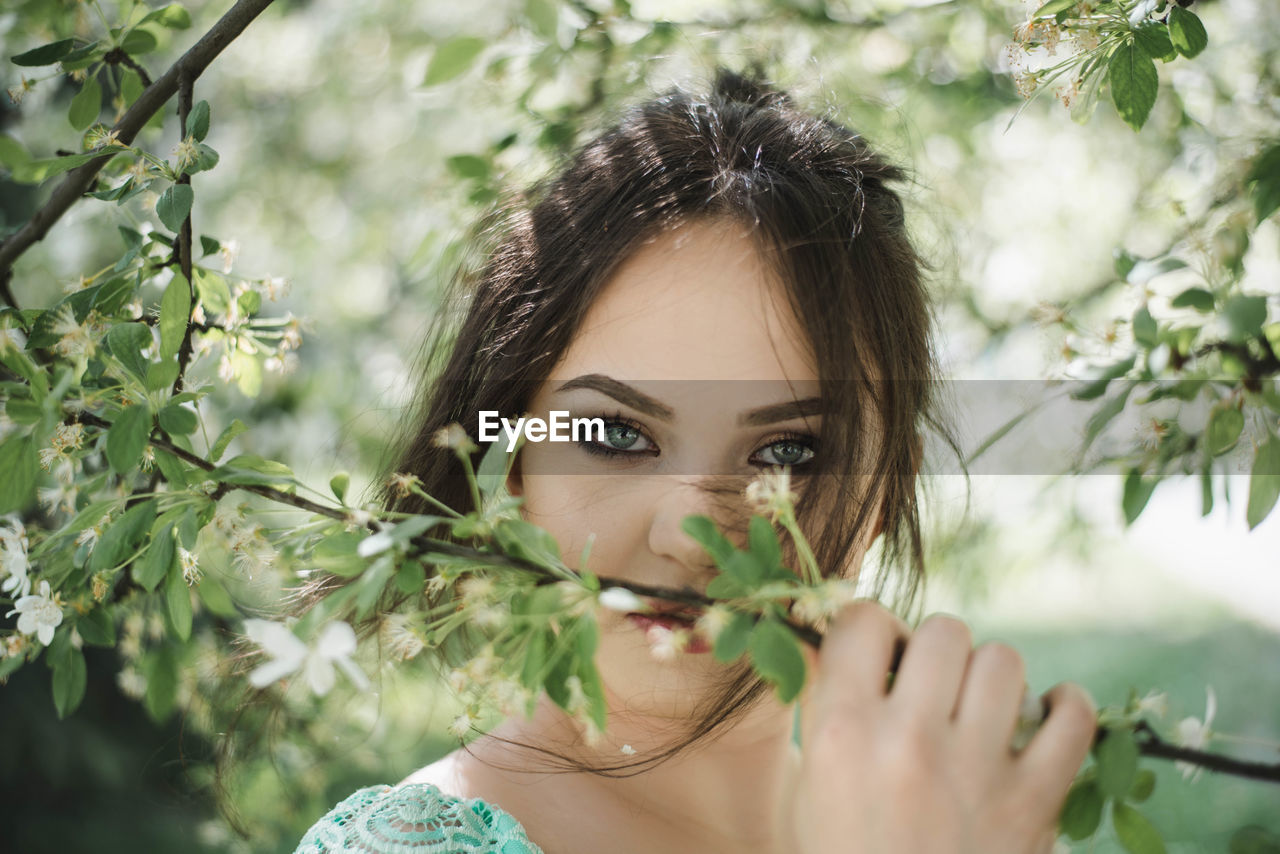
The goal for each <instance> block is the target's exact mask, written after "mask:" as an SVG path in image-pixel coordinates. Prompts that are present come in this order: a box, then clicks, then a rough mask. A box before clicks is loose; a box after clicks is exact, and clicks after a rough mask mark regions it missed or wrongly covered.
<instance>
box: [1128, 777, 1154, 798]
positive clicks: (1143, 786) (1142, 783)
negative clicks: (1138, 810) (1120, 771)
mask: <svg viewBox="0 0 1280 854" xmlns="http://www.w3.org/2000/svg"><path fill="white" fill-rule="evenodd" d="M1155 790H1156V772H1154V771H1152V770H1151V769H1150V768H1141V769H1139V770H1138V774H1137V776H1136V777H1134V778H1133V785H1132V786H1131V787H1129V794H1128V796H1127V797H1126V798H1125V800H1128V801H1137V802H1138V803H1142V802H1143V801H1145V800H1146V799H1147V798H1149V797H1151V793H1152V792H1154V791H1155Z"/></svg>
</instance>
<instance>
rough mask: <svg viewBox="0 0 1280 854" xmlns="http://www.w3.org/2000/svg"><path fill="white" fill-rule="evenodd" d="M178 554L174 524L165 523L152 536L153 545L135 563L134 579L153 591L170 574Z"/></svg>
mask: <svg viewBox="0 0 1280 854" xmlns="http://www.w3.org/2000/svg"><path fill="white" fill-rule="evenodd" d="M175 554H177V551H176V548H175V546H174V543H173V525H165V526H163V527H162V528H161V529H160V530H159V531H156V533H155V535H154V536H153V537H152V538H151V545H150V546H148V547H147V552H146V554H144V555H143V556H142V559H141V560H139V561H135V562H134V564H133V580H134V581H136V582H137V583H138V584H139V585H140V586H141V587H142V589H143V590H147V591H151V590H155V589H156V585H157V584H159V583H160V581H161V580H162V579H163V578H164V577H165V576H167V575H168V574H169V570H170V569H172V568H173V566H174V555H175Z"/></svg>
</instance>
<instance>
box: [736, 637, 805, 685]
mask: <svg viewBox="0 0 1280 854" xmlns="http://www.w3.org/2000/svg"><path fill="white" fill-rule="evenodd" d="M798 644H799V642H798V641H797V640H796V639H795V636H794V635H792V634H791V632H790V631H789V630H788V629H786V628H785V627H784V626H783V625H782V624H781V623H779V622H777V621H776V620H770V619H765V620H761V621H760V622H758V623H756V627H755V628H754V629H753V630H752V631H751V640H750V641H749V643H748V648H749V649H750V651H751V663H752V665H753V666H754V667H755V670H756V672H757V673H759V674H760V676H761V677H762V678H763V679H764V680H765V681H767V682H770V683H772V684H773V685H774V686H775V687H776V688H777V690H778V699H780V700H781V701H782V702H783V703H790V702H791V701H792V700H794V699H795V698H796V696H797V695H798V694H799V693H800V689H801V687H803V686H804V674H805V664H804V656H803V655H801V654H800V648H799V645H798Z"/></svg>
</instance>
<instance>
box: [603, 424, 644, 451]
mask: <svg viewBox="0 0 1280 854" xmlns="http://www.w3.org/2000/svg"><path fill="white" fill-rule="evenodd" d="M639 439H640V431H639V430H637V429H636V428H634V427H629V426H627V425H626V424H610V425H608V426H606V427H605V428H604V440H605V441H606V442H608V443H609V445H610V446H611V447H614V448H618V449H619V450H626V449H627V448H630V447H631V446H632V445H634V444H635V443H636V442H637V441H638V440H639Z"/></svg>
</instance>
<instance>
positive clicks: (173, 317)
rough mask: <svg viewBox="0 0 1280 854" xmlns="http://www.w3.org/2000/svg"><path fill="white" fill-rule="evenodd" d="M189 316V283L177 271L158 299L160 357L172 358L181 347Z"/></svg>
mask: <svg viewBox="0 0 1280 854" xmlns="http://www.w3.org/2000/svg"><path fill="white" fill-rule="evenodd" d="M190 318H191V283H190V282H188V281H187V277H186V276H184V275H182V274H181V273H178V274H177V275H175V276H174V277H173V279H172V280H171V281H170V282H169V285H168V287H166V288H165V289H164V296H163V297H161V299H160V358H161V359H172V358H173V357H174V356H177V355H178V350H180V349H181V348H182V340H183V338H185V337H186V334H187V321H188V320H190Z"/></svg>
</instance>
